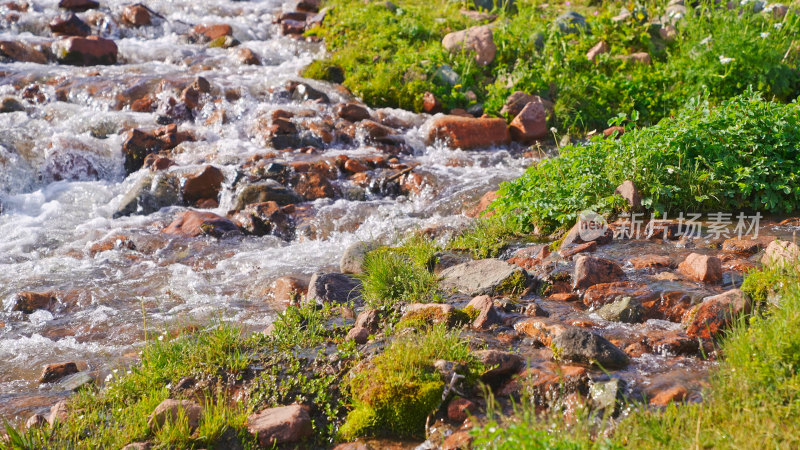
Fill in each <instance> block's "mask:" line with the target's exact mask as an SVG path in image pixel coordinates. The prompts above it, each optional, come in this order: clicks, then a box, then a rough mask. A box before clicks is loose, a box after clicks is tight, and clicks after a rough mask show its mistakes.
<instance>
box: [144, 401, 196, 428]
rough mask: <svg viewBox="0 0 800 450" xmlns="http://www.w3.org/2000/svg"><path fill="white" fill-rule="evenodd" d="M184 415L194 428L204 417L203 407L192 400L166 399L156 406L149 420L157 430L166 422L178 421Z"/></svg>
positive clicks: (148, 422)
mask: <svg viewBox="0 0 800 450" xmlns="http://www.w3.org/2000/svg"><path fill="white" fill-rule="evenodd" d="M181 415H183V417H185V418H186V421H187V423H188V425H189V429H191V430H194V429H196V428H197V427H198V426H199V425H200V419H201V418H202V417H203V407H202V406H200V405H199V404H197V403H195V402H193V401H191V400H173V399H169V398H168V399H166V400H164V401H163V402H161V403H159V404H158V406H156V409H154V410H153V413H152V414H150V417H149V418H148V420H147V425H148V426H149V427H150V429H153V430H156V429H159V428H161V427H163V426H164V424H166V423H173V424H174V423H176V422H177V420H178V418H179V417H180V416H181Z"/></svg>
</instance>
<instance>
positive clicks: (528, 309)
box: [522, 302, 550, 317]
mask: <svg viewBox="0 0 800 450" xmlns="http://www.w3.org/2000/svg"><path fill="white" fill-rule="evenodd" d="M522 314H525V315H526V316H531V317H550V313H549V312H547V311H546V310H545V309H544V308H542V307H541V305H539V304H538V303H536V302H533V303H530V304H529V305H527V306H525V309H523V310H522Z"/></svg>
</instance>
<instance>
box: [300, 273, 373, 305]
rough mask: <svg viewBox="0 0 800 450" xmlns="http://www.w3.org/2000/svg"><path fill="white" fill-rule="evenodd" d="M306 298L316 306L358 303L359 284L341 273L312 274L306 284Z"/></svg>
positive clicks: (359, 296)
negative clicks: (313, 301) (315, 303)
mask: <svg viewBox="0 0 800 450" xmlns="http://www.w3.org/2000/svg"><path fill="white" fill-rule="evenodd" d="M306 298H308V299H309V300H316V302H317V303H318V304H325V303H346V302H349V301H355V302H358V301H360V300H361V282H360V281H358V280H357V279H355V278H353V277H350V276H347V275H345V274H342V273H320V272H317V273H314V275H312V276H311V281H309V283H308V294H307V295H306Z"/></svg>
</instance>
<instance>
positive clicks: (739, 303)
mask: <svg viewBox="0 0 800 450" xmlns="http://www.w3.org/2000/svg"><path fill="white" fill-rule="evenodd" d="M751 309H752V303H751V301H750V298H749V297H748V296H747V295H745V293H744V292H742V291H741V290H739V289H733V290H730V291H728V292H725V293H723V294H719V295H715V296H713V297H708V298H706V299H704V300H703V303H701V304H699V305H698V306H697V308H696V309H695V310H694V311H693V314H692V317H691V322H690V323H689V327H688V328H687V329H686V334H688V335H689V336H690V337H695V338H696V337H700V338H704V339H711V338H715V337H717V336H718V335H719V333H720V332H721V331H723V330H724V329H726V328H727V327H728V326H729V325H730V324H731V322H732V321H733V319H734V318H735V317H737V316H738V315H739V314H742V313H745V314H747V313H749V312H750V310H751Z"/></svg>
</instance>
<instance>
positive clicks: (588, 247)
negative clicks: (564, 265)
mask: <svg viewBox="0 0 800 450" xmlns="http://www.w3.org/2000/svg"><path fill="white" fill-rule="evenodd" d="M595 250H597V242H595V241H589V242H584V243H583V244H576V245H573V246H571V247H568V248H562V249H561V250H559V251H558V253H559V254H560V255H561V257H562V258H564V259H572V257H573V256H575V255H577V254H578V253H583V252H593V251H595Z"/></svg>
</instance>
